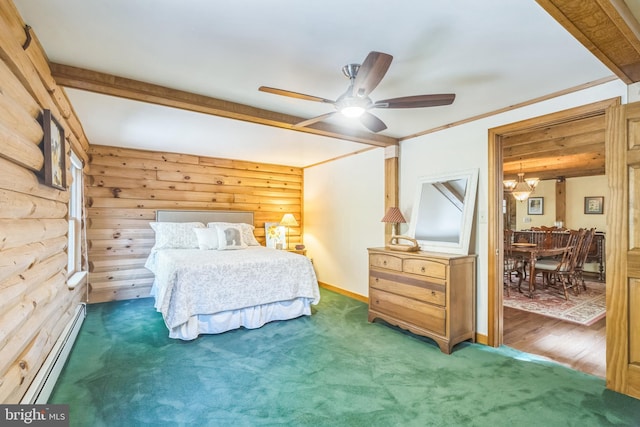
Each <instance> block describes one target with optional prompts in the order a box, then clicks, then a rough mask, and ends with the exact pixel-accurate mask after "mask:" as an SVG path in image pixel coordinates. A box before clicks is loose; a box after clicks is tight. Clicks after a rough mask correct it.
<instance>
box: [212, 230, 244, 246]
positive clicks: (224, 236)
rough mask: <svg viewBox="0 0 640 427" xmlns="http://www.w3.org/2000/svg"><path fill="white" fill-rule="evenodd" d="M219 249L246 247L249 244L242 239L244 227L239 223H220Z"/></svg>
mask: <svg viewBox="0 0 640 427" xmlns="http://www.w3.org/2000/svg"><path fill="white" fill-rule="evenodd" d="M215 230H216V231H217V233H218V250H219V251H224V250H227V249H244V248H246V247H247V245H246V244H245V243H244V241H243V240H242V227H240V225H239V224H229V225H218V226H216V228H215Z"/></svg>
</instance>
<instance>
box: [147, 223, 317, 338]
mask: <svg viewBox="0 0 640 427" xmlns="http://www.w3.org/2000/svg"><path fill="white" fill-rule="evenodd" d="M252 224H253V213H251V212H228V211H224V212H221V211H162V210H159V211H157V214H156V221H155V222H152V223H151V227H152V228H153V229H154V231H155V235H156V241H155V245H154V247H153V249H152V250H151V253H150V255H149V257H148V258H147V261H146V263H145V267H146V268H148V269H149V270H150V271H152V272H153V273H154V275H155V279H154V283H153V287H152V290H151V295H152V296H153V297H154V299H155V308H156V310H158V311H159V312H160V313H161V314H162V317H163V318H164V321H165V324H166V326H167V328H168V329H169V337H170V338H176V339H181V340H192V339H195V338H197V337H198V336H199V335H200V334H218V333H222V332H225V331H229V330H232V329H237V328H240V327H244V328H248V329H254V328H259V327H261V326H263V325H265V324H266V323H268V322H272V321H276V320H289V319H293V318H297V317H300V316H309V315H311V305H313V304H317V303H318V302H319V300H320V292H319V289H318V282H317V278H316V275H315V272H314V270H313V266H312V264H311V261H310V260H309V259H308V258H307V257H305V256H302V255H298V254H295V253H292V252H287V251H283V250H276V249H271V248H266V247H264V246H260V245H259V243H258V242H257V241H256V240H255V237H254V235H253V225H252Z"/></svg>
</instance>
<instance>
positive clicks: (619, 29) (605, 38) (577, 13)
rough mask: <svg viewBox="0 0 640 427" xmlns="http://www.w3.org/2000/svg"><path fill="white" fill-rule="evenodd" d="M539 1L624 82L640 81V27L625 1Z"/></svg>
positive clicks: (538, 1)
mask: <svg viewBox="0 0 640 427" xmlns="http://www.w3.org/2000/svg"><path fill="white" fill-rule="evenodd" d="M536 1H537V3H538V4H539V5H540V6H542V8H543V9H544V10H546V11H547V13H549V15H551V16H552V17H553V18H554V19H555V20H556V21H558V22H559V23H560V25H562V26H563V27H564V28H565V29H566V30H567V31H569V33H571V34H572V35H573V36H574V37H575V38H576V39H577V40H578V41H579V42H580V43H582V44H583V45H584V46H585V47H586V48H587V49H589V50H590V51H591V53H593V54H594V55H595V56H596V58H598V59H599V60H600V61H602V63H603V64H605V65H606V66H607V67H609V69H610V70H611V71H613V72H614V73H615V74H616V75H617V76H618V77H619V78H620V79H621V80H622V81H624V82H625V83H626V84H632V83H636V82H638V81H640V40H639V39H640V24H639V23H638V20H637V19H636V18H635V17H634V16H633V14H632V12H631V11H630V10H629V7H628V6H627V5H626V4H625V2H624V1H623V0H536Z"/></svg>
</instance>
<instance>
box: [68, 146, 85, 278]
mask: <svg viewBox="0 0 640 427" xmlns="http://www.w3.org/2000/svg"><path fill="white" fill-rule="evenodd" d="M70 160H71V161H70V165H69V174H70V175H71V184H70V185H69V206H68V214H67V218H68V222H69V232H68V236H67V237H68V243H67V256H68V260H67V278H68V279H71V278H73V277H74V276H76V275H77V274H79V273H82V219H83V200H84V197H83V192H84V188H83V187H84V176H83V168H84V164H83V162H82V160H81V159H80V158H79V157H78V156H77V155H76V154H75V153H74V152H73V150H71V155H70ZM76 278H77V279H79V277H77V276H76ZM77 279H76V280H77Z"/></svg>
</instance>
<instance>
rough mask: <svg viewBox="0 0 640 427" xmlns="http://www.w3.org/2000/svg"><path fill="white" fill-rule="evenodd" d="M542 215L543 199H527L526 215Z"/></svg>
mask: <svg viewBox="0 0 640 427" xmlns="http://www.w3.org/2000/svg"><path fill="white" fill-rule="evenodd" d="M542 214H544V197H529V198H528V199H527V215H542Z"/></svg>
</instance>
